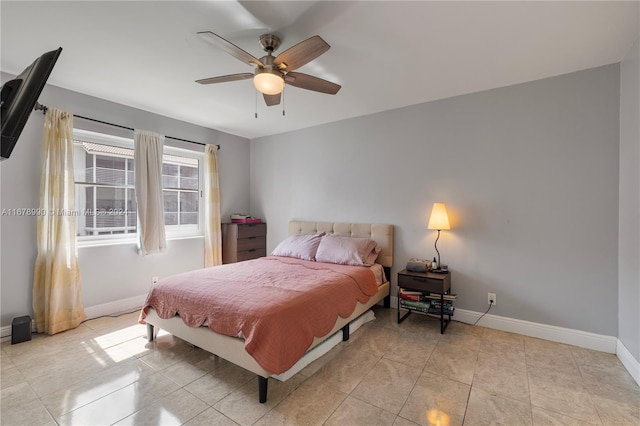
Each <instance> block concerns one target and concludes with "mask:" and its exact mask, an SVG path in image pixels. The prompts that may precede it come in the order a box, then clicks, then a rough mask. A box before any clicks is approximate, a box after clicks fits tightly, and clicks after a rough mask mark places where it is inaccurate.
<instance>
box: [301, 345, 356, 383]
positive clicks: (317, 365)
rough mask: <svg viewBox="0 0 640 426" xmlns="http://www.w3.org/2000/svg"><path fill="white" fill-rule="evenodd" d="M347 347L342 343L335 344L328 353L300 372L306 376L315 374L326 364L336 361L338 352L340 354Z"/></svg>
mask: <svg viewBox="0 0 640 426" xmlns="http://www.w3.org/2000/svg"><path fill="white" fill-rule="evenodd" d="M345 347H347V346H346V345H344V344H342V343H341V344H339V345H337V346H334V347H333V348H331V350H330V351H329V352H327V353H326V354H324V355H323V356H321V357H320V358H318V359H316V360H315V361H313V362H312V363H311V364H309V365H307V366H306V367H304V368H303V369H302V370H300V372H298V374H302V375H303V376H306V377H311V376H313V375H314V374H316V373H317V372H318V371H320V369H322V367H324V366H325V365H327V364H329V363H332V362H335V361H334V360H335V358H336V357H337V356H338V354H340V352H342V350H343V349H344V348H345Z"/></svg>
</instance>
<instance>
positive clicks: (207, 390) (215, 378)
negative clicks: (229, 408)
mask: <svg viewBox="0 0 640 426" xmlns="http://www.w3.org/2000/svg"><path fill="white" fill-rule="evenodd" d="M256 380H257V379H256V375H255V374H253V373H251V372H250V371H247V370H245V369H244V368H240V367H237V366H235V365H232V364H226V365H223V366H221V367H220V368H215V369H213V371H211V372H209V373H208V374H206V375H204V376H202V377H200V378H199V379H197V380H195V381H193V382H191V383H189V384H188V385H187V386H186V387H185V389H186V390H187V391H189V392H190V393H192V394H194V395H195V396H197V397H198V398H200V399H201V400H203V401H204V402H206V403H207V404H209V405H213V404H215V403H216V402H218V401H220V400H221V399H222V398H224V397H226V396H227V395H229V394H230V393H231V392H233V391H234V390H235V389H237V388H239V387H241V386H244V385H245V384H246V383H247V382H252V383H253V382H255V381H256ZM254 384H255V383H254ZM255 386H257V384H255Z"/></svg>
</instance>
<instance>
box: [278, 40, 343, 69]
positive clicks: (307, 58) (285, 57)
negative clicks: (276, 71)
mask: <svg viewBox="0 0 640 426" xmlns="http://www.w3.org/2000/svg"><path fill="white" fill-rule="evenodd" d="M330 48H331V46H329V45H328V44H327V42H326V41H324V40H323V39H322V37H320V36H317V35H316V36H313V37H311V38H308V39H306V40H305V41H301V42H300V43H298V44H296V45H295V46H292V47H290V48H288V49H287V50H285V51H284V52H282V53H281V54H279V55H278V56H276V59H274V61H273V63H274V64H277V65H278V68H280V69H281V70H285V71H293V70H295V69H298V68H300V67H301V66H303V65H305V64H307V63H309V62H311V61H313V60H314V59H315V58H317V57H318V56H320V55H322V54H323V53H324V52H326V51H327V50H329V49H330Z"/></svg>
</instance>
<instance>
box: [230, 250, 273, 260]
mask: <svg viewBox="0 0 640 426" xmlns="http://www.w3.org/2000/svg"><path fill="white" fill-rule="evenodd" d="M266 255H267V250H266V249H265V248H254V249H250V250H244V251H239V252H238V253H237V261H238V262H242V261H243V260H251V259H257V258H259V257H264V256H266Z"/></svg>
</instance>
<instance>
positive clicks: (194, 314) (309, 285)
mask: <svg viewBox="0 0 640 426" xmlns="http://www.w3.org/2000/svg"><path fill="white" fill-rule="evenodd" d="M377 291H378V285H377V284H376V280H375V277H374V274H373V272H371V270H369V268H366V267H361V266H346V265H334V264H329V263H320V262H312V261H305V260H299V259H294V258H289V257H278V256H268V257H263V258H259V259H253V260H248V261H245V262H238V263H232V264H227V265H220V266H216V267H212V268H205V269H199V270H196V271H191V272H186V273H182V274H179V275H174V276H172V277H169V278H166V279H163V280H161V281H160V282H159V283H158V284H156V285H155V286H154V287H153V289H152V290H151V292H150V293H149V295H148V297H147V301H146V302H145V304H144V307H143V308H142V312H141V313H140V322H141V323H143V324H144V323H145V321H144V319H145V317H146V314H147V312H148V311H149V308H153V309H155V310H156V312H157V313H158V316H160V318H163V319H168V318H172V317H174V316H175V315H176V314H177V315H180V318H182V320H183V321H184V323H185V324H187V325H188V326H190V327H199V326H201V325H203V324H204V323H205V322H206V323H207V325H208V327H209V328H210V329H211V330H213V331H215V332H216V333H219V334H225V335H227V336H238V335H239V334H240V332H241V333H242V335H243V336H244V338H245V349H246V351H247V352H248V353H249V354H250V355H251V356H252V357H253V358H254V359H255V360H256V361H257V363H258V364H260V366H261V367H262V368H264V369H265V370H267V371H269V372H270V373H272V374H280V373H284V372H285V371H287V370H288V369H289V368H291V367H292V366H293V365H294V364H295V363H296V362H297V361H298V360H299V359H300V358H301V357H302V356H303V355H304V353H305V352H306V351H307V350H308V349H309V347H310V346H311V344H312V342H313V339H314V337H322V336H325V335H326V334H328V333H329V332H330V331H331V330H332V329H333V327H334V325H335V323H336V320H337V319H338V316H341V317H342V318H346V317H348V316H349V315H351V313H352V312H353V311H354V309H355V307H356V303H357V302H358V301H359V302H362V303H366V302H367V301H368V300H369V298H370V297H371V296H372V295H374V294H375V293H376V292H377Z"/></svg>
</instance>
